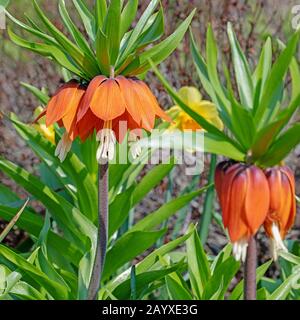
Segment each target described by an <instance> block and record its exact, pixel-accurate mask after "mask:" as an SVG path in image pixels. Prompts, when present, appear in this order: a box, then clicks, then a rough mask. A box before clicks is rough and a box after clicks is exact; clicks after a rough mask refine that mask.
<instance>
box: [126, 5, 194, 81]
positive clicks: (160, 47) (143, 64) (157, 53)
mask: <svg viewBox="0 0 300 320" xmlns="http://www.w3.org/2000/svg"><path fill="white" fill-rule="evenodd" d="M195 10H196V9H195ZM195 10H193V11H192V13H191V14H190V15H189V16H188V17H187V18H186V19H185V20H184V21H183V22H182V23H181V25H180V26H179V27H178V28H177V29H176V31H175V32H174V33H173V34H171V35H170V36H169V37H168V38H166V39H165V40H163V41H162V42H160V43H159V44H157V45H155V46H153V47H152V48H150V49H149V50H147V51H145V52H144V53H142V54H140V55H139V56H138V58H137V59H138V61H139V64H140V66H139V67H138V68H137V69H136V68H135V66H136V61H135V60H134V61H133V62H132V63H131V64H130V65H129V66H128V67H127V68H126V69H125V70H124V71H123V72H122V74H124V75H136V74H141V73H144V72H146V71H148V70H149V69H150V68H151V66H152V67H153V65H154V66H156V65H158V64H159V63H161V62H162V61H163V60H165V59H166V58H167V57H168V56H169V55H170V54H171V53H172V52H173V51H174V50H175V49H176V48H177V47H178V45H179V43H180V42H181V40H182V38H183V37H184V35H185V33H186V31H187V29H188V27H189V25H190V23H191V21H192V19H193V16H194V14H195ZM149 59H151V60H152V63H150V62H149Z"/></svg>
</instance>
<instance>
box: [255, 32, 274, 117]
mask: <svg viewBox="0 0 300 320" xmlns="http://www.w3.org/2000/svg"><path fill="white" fill-rule="evenodd" d="M271 67H272V40H271V38H270V37H268V39H267V40H266V42H265V44H264V46H263V49H262V51H261V55H260V58H259V61H258V64H257V67H256V69H255V71H254V73H253V76H252V81H253V83H254V84H255V96H256V97H257V101H255V102H254V107H253V108H254V111H255V112H256V108H257V106H258V105H259V102H260V99H261V93H262V92H263V91H264V89H265V85H266V81H267V77H268V75H269V73H270V70H271Z"/></svg>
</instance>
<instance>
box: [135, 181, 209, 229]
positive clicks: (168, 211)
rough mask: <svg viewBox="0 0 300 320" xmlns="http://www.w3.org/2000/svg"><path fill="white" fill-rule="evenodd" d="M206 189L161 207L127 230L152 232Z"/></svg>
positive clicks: (205, 188)
mask: <svg viewBox="0 0 300 320" xmlns="http://www.w3.org/2000/svg"><path fill="white" fill-rule="evenodd" d="M208 187H209V186H207V187H204V188H202V189H200V190H198V191H195V192H191V193H189V194H186V195H183V196H181V197H178V198H176V199H174V200H172V201H170V202H168V203H166V204H164V205H162V206H161V207H160V208H159V209H158V210H156V211H154V212H152V213H150V214H148V215H147V216H146V217H145V218H143V219H142V220H140V221H138V222H137V223H136V224H135V225H134V226H133V227H132V228H131V229H130V230H129V232H132V231H137V230H144V231H150V230H152V229H153V228H154V227H156V226H159V225H160V224H161V223H162V222H163V221H164V220H166V219H168V218H169V217H170V216H171V215H173V214H175V213H176V212H177V211H178V210H180V209H181V208H183V207H185V206H186V205H188V204H189V203H190V202H191V201H192V200H193V199H194V198H195V197H197V196H199V195H200V194H202V193H203V192H205V191H206V190H207V188H208Z"/></svg>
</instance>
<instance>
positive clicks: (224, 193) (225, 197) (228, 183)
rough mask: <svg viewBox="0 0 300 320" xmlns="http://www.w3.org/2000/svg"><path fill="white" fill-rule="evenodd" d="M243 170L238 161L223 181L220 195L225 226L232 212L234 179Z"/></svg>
mask: <svg viewBox="0 0 300 320" xmlns="http://www.w3.org/2000/svg"><path fill="white" fill-rule="evenodd" d="M243 170H244V168H243V167H242V166H241V165H240V164H239V163H236V164H234V165H232V166H230V167H229V168H228V169H227V170H226V172H225V175H224V181H223V183H222V190H221V195H220V204H221V208H222V217H223V223H224V227H225V228H226V227H227V226H228V222H229V217H230V214H231V212H230V201H231V189H232V185H233V181H234V179H235V177H236V176H237V175H238V174H239V173H240V172H241V171H243Z"/></svg>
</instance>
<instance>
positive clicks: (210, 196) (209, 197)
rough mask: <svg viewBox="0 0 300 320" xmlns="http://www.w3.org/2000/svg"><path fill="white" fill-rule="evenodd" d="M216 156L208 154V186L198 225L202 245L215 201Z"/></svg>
mask: <svg viewBox="0 0 300 320" xmlns="http://www.w3.org/2000/svg"><path fill="white" fill-rule="evenodd" d="M216 163H217V157H216V155H214V154H212V155H211V156H210V164H209V174H208V181H207V183H208V184H209V185H210V187H209V188H208V189H207V191H206V194H205V200H204V205H203V210H202V212H201V220H200V227H199V236H200V239H201V243H202V244H203V245H204V244H205V243H206V240H207V237H208V231H209V226H210V224H211V220H212V214H213V211H214V201H215V188H214V185H213V183H214V179H215V169H216Z"/></svg>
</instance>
